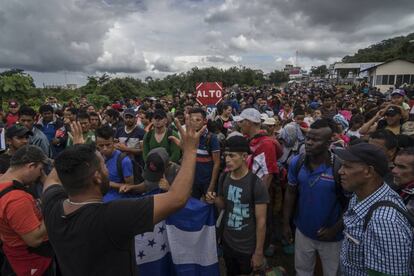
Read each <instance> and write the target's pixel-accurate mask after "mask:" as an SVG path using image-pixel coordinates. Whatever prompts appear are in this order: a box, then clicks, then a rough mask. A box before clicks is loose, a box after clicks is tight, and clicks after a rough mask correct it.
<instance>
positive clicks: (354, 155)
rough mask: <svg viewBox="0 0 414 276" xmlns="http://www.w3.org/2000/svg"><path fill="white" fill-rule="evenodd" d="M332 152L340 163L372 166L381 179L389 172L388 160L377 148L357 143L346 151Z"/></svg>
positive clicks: (341, 149)
mask: <svg viewBox="0 0 414 276" xmlns="http://www.w3.org/2000/svg"><path fill="white" fill-rule="evenodd" d="M333 152H334V153H335V154H336V155H337V156H338V158H339V159H340V160H341V161H349V162H356V163H364V164H366V165H368V166H372V167H373V168H374V170H375V171H376V172H377V173H378V174H379V175H380V176H381V177H384V176H385V175H386V174H387V173H388V171H389V167H388V158H387V156H386V155H385V152H384V151H383V150H382V149H381V148H379V147H378V146H375V145H372V144H368V143H359V144H356V145H353V146H350V147H348V148H346V149H343V148H337V149H334V150H333Z"/></svg>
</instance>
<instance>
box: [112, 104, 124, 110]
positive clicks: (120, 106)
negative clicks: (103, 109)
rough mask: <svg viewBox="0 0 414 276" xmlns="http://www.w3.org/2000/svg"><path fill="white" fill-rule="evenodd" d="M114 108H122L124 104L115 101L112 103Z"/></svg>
mask: <svg viewBox="0 0 414 276" xmlns="http://www.w3.org/2000/svg"><path fill="white" fill-rule="evenodd" d="M112 108H113V109H115V110H121V109H122V105H121V104H120V103H114V104H112Z"/></svg>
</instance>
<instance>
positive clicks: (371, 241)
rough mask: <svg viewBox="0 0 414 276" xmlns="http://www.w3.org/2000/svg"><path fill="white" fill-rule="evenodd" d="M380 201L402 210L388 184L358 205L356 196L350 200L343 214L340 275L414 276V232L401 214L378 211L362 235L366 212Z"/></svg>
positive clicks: (400, 203)
mask: <svg viewBox="0 0 414 276" xmlns="http://www.w3.org/2000/svg"><path fill="white" fill-rule="evenodd" d="M383 200H387V201H391V202H394V203H396V204H398V205H399V206H400V207H402V208H403V209H405V207H404V204H403V202H402V200H401V198H400V197H399V195H398V194H397V193H395V192H394V191H393V190H392V189H391V188H390V187H389V186H388V185H387V184H383V185H382V186H381V187H380V188H379V189H378V190H376V191H375V192H374V193H373V194H371V195H370V196H368V197H367V198H365V199H364V200H362V201H360V202H358V200H357V198H356V196H355V195H354V196H353V198H352V199H351V201H350V203H349V207H348V210H347V211H346V212H345V214H344V225H345V229H344V236H345V239H344V241H343V243H342V250H341V271H342V275H350V276H359V275H368V274H367V273H368V272H367V271H368V270H373V271H377V272H381V273H385V274H390V275H414V269H413V268H414V267H413V237H414V236H413V229H412V227H411V226H410V224H409V223H408V221H407V219H406V218H405V217H404V216H403V215H402V214H401V213H399V212H398V211H397V210H395V209H394V208H391V207H379V208H378V209H376V211H374V213H373V215H372V218H371V220H370V222H369V223H368V226H367V229H366V231H365V232H364V229H363V224H364V219H365V216H366V215H367V213H368V210H369V208H370V207H371V206H372V205H373V204H374V203H375V202H378V201H383Z"/></svg>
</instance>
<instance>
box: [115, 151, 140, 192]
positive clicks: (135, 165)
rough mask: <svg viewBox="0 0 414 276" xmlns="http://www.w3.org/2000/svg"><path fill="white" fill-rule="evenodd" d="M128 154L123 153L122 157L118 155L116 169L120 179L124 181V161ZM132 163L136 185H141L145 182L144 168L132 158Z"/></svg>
mask: <svg viewBox="0 0 414 276" xmlns="http://www.w3.org/2000/svg"><path fill="white" fill-rule="evenodd" d="M127 156H128V154H127V153H125V152H121V154H120V155H118V158H117V159H116V169H117V171H118V175H119V177H121V179H122V180H124V173H123V170H122V161H123V160H124V158H125V157H127ZM130 160H131V162H132V172H133V176H134V184H140V183H142V182H143V181H144V178H143V177H142V172H143V170H142V167H141V165H139V164H138V162H136V161H135V159H133V158H130Z"/></svg>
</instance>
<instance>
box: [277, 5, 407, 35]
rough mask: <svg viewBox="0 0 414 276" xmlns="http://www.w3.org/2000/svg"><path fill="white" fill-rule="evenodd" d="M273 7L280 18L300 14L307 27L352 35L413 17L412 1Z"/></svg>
mask: <svg viewBox="0 0 414 276" xmlns="http://www.w3.org/2000/svg"><path fill="white" fill-rule="evenodd" d="M271 3H273V7H274V8H276V9H279V10H280V11H281V12H282V13H283V14H286V15H290V14H295V13H300V14H302V16H303V18H304V19H306V20H307V21H308V22H309V23H310V24H313V25H322V26H329V27H330V28H331V29H332V30H336V31H355V30H356V28H357V27H360V26H361V23H362V24H368V23H370V24H381V23H384V22H388V23H390V24H392V23H393V22H395V21H396V20H397V19H400V18H401V17H403V16H408V15H412V14H413V10H414V1H412V0H396V1H378V0H363V1H361V0H346V1H332V0H306V1H301V0H290V1H285V0H276V1H271Z"/></svg>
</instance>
